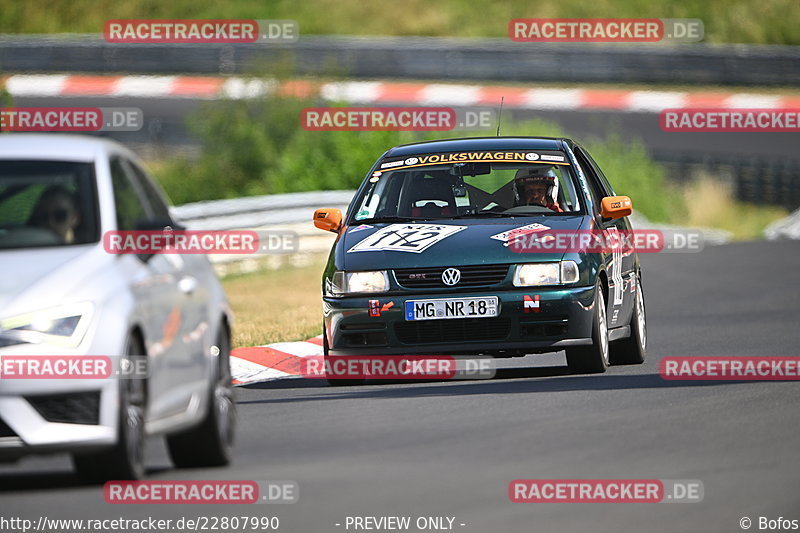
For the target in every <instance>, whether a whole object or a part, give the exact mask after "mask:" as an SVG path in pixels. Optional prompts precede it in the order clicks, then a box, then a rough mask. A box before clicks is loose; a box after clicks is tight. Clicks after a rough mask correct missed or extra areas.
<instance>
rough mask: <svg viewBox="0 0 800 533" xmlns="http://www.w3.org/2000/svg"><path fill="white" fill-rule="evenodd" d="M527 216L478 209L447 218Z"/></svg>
mask: <svg viewBox="0 0 800 533" xmlns="http://www.w3.org/2000/svg"><path fill="white" fill-rule="evenodd" d="M520 216H525V215H523V214H520V213H498V212H497V211H478V212H477V213H464V214H463V215H455V216H452V217H446V218H481V217H486V218H506V217H520Z"/></svg>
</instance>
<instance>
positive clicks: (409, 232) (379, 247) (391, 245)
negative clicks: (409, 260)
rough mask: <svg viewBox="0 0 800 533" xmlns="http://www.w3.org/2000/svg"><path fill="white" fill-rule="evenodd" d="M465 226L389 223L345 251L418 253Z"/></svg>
mask: <svg viewBox="0 0 800 533" xmlns="http://www.w3.org/2000/svg"><path fill="white" fill-rule="evenodd" d="M466 228H467V226H452V225H449V224H390V225H388V226H386V227H385V228H381V229H380V230H378V231H376V232H375V233H373V234H372V235H370V236H369V237H367V238H366V239H364V240H363V241H361V242H359V243H358V244H356V245H355V246H353V247H352V248H350V249H349V250H347V253H351V252H380V251H387V252H413V253H416V254H418V253H420V252H424V251H425V250H427V249H428V248H430V247H431V246H433V245H434V244H436V243H437V242H439V241H441V240H444V239H446V238H447V237H449V236H450V235H453V234H455V233H458V232H459V231H461V230H463V229H466Z"/></svg>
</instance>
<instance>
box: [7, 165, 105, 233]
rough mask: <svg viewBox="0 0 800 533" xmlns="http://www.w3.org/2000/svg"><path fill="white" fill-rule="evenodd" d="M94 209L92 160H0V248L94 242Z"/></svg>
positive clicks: (96, 221) (96, 230) (96, 217)
mask: <svg viewBox="0 0 800 533" xmlns="http://www.w3.org/2000/svg"><path fill="white" fill-rule="evenodd" d="M97 212H98V211H97V192H96V188H95V180H94V168H93V166H92V164H91V163H74V162H61V161H22V160H4V161H2V163H0V248H28V247H36V246H64V245H72V244H86V243H91V242H97V241H98V240H99V222H98V216H97Z"/></svg>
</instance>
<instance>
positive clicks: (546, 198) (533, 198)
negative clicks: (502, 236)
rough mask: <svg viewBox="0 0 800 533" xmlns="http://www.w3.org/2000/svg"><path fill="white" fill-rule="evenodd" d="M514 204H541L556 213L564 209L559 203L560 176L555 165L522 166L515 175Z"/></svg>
mask: <svg viewBox="0 0 800 533" xmlns="http://www.w3.org/2000/svg"><path fill="white" fill-rule="evenodd" d="M513 189H514V205H515V206H520V205H539V206H542V207H546V208H548V209H550V210H551V211H555V212H556V213H563V212H564V210H563V209H561V206H559V205H558V177H557V176H556V174H555V172H554V171H553V167H545V166H539V165H537V166H535V167H528V168H521V169H519V170H518V171H517V174H516V175H515V176H514V184H513Z"/></svg>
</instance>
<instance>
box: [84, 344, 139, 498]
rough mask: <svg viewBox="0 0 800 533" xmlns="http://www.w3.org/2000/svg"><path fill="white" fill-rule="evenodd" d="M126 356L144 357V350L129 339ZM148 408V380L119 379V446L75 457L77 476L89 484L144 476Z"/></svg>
mask: <svg viewBox="0 0 800 533" xmlns="http://www.w3.org/2000/svg"><path fill="white" fill-rule="evenodd" d="M125 355H126V357H131V356H141V355H144V347H143V346H142V343H141V342H140V341H139V339H138V338H136V337H133V336H132V337H130V338H129V339H128V341H127V343H126V348H125ZM146 405H147V381H146V380H145V379H144V378H142V379H138V378H135V377H131V378H127V379H125V378H119V421H118V424H117V427H118V429H117V443H116V444H115V445H114V447H113V448H111V449H110V450H107V451H103V452H99V453H91V454H73V455H72V463H73V465H74V466H75V470H76V471H77V473H78V476H79V477H80V478H81V479H83V480H84V481H85V482H88V483H102V482H105V481H109V480H128V479H130V480H136V479H141V478H142V477H144V474H145V469H144V442H145V433H144V422H145V421H144V414H145V408H146Z"/></svg>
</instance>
